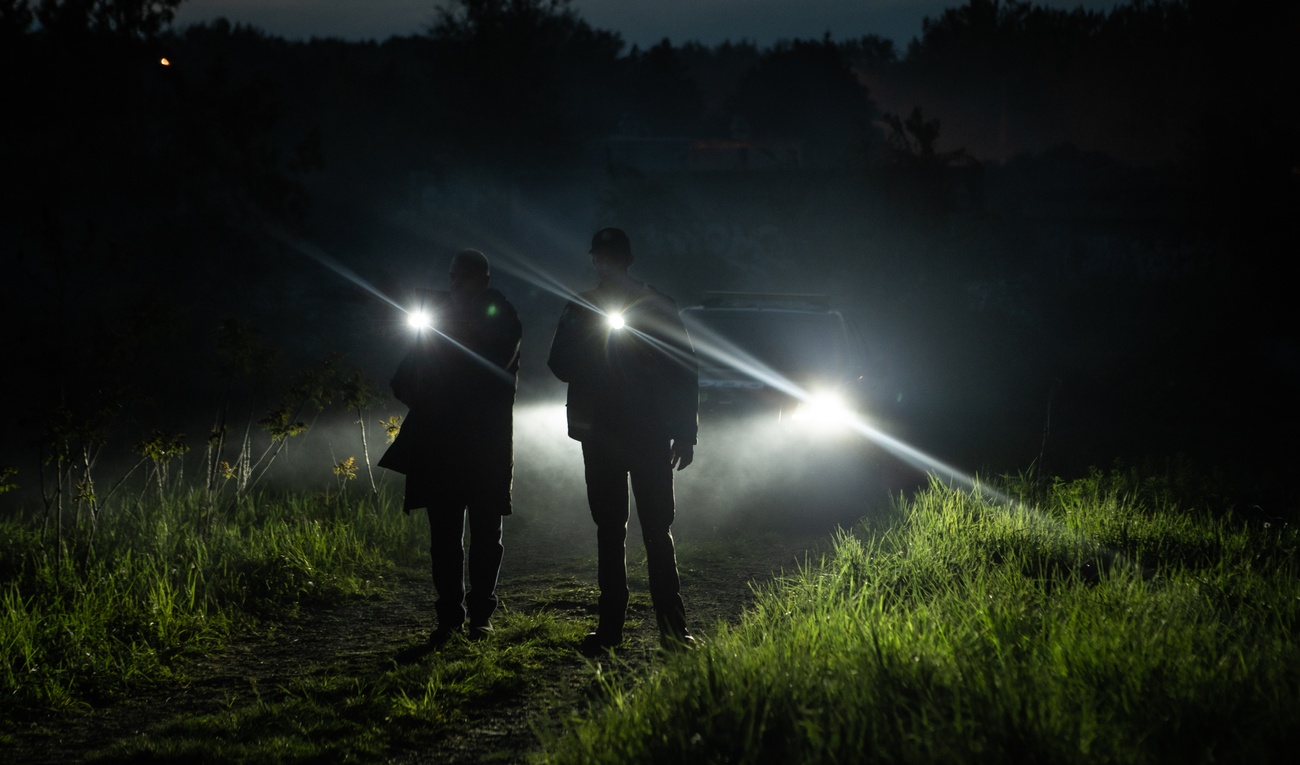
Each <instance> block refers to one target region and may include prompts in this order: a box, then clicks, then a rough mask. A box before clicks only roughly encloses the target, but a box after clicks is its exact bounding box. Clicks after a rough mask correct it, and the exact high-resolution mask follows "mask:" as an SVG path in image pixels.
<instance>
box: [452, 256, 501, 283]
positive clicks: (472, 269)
mask: <svg viewBox="0 0 1300 765" xmlns="http://www.w3.org/2000/svg"><path fill="white" fill-rule="evenodd" d="M450 271H451V272H452V273H453V274H459V275H462V276H466V277H479V276H488V275H490V274H491V273H492V270H491V268H490V267H489V266H488V259H487V256H486V255H484V254H483V253H481V252H479V251H478V250H461V251H460V252H458V253H456V257H454V258H452V259H451V269H450Z"/></svg>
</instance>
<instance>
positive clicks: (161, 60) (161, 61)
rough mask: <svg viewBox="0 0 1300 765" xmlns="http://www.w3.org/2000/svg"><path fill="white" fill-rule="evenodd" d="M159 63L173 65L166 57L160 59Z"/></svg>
mask: <svg viewBox="0 0 1300 765" xmlns="http://www.w3.org/2000/svg"><path fill="white" fill-rule="evenodd" d="M158 63H160V64H162V65H163V66H171V65H172V62H170V61H168V60H167V59H165V58H161V59H158Z"/></svg>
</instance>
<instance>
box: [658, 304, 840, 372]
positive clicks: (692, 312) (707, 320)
mask: <svg viewBox="0 0 1300 765" xmlns="http://www.w3.org/2000/svg"><path fill="white" fill-rule="evenodd" d="M682 318H683V320H684V321H685V323H686V328H687V330H688V331H689V332H690V333H691V335H692V337H693V338H698V345H700V346H703V347H705V348H706V347H707V346H708V345H711V344H712V342H711V341H712V339H713V338H718V339H720V340H722V341H725V342H728V343H731V344H734V345H735V346H738V347H739V348H740V349H741V350H742V351H744V352H745V353H748V354H749V355H751V356H753V357H754V358H756V359H758V360H759V361H761V362H763V363H764V364H766V365H767V366H769V367H771V368H772V369H773V370H774V371H776V372H778V373H780V374H782V375H784V376H786V377H789V378H792V379H802V378H808V377H811V376H839V375H842V374H844V373H845V372H846V371H847V366H848V342H847V336H846V332H845V327H844V318H843V317H842V316H840V315H839V314H838V313H829V312H828V313H820V312H807V311H784V310H762V311H754V310H735V309H708V310H705V309H687V310H686V311H684V312H683V313H682ZM700 350H703V348H701V349H700ZM700 364H701V366H702V367H703V369H704V370H705V371H710V370H713V371H721V370H726V369H736V368H740V367H741V365H740V364H733V363H728V360H727V359H725V358H716V357H714V356H713V355H712V354H709V353H708V352H707V351H705V352H701V353H700Z"/></svg>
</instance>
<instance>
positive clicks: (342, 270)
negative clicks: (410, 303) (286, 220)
mask: <svg viewBox="0 0 1300 765" xmlns="http://www.w3.org/2000/svg"><path fill="white" fill-rule="evenodd" d="M265 226H266V229H267V231H268V232H269V233H270V234H271V236H273V237H275V238H276V239H278V240H279V241H280V243H281V244H284V245H286V246H288V247H290V248H292V249H294V250H297V251H298V252H300V253H302V254H303V255H306V256H307V257H309V258H311V259H312V260H314V261H316V262H317V263H320V264H321V265H322V266H325V267H326V268H328V269H329V270H331V271H333V272H334V273H336V274H338V275H339V276H342V277H343V278H344V279H347V280H348V281H350V282H352V283H353V284H355V285H357V286H358V287H360V288H361V289H363V290H365V291H366V292H369V293H370V294H371V295H374V296H375V297H377V298H379V299H380V300H382V301H384V302H385V303H387V304H389V305H391V306H392V307H394V308H396V309H397V310H399V311H401V312H402V313H405V314H409V313H410V311H409V310H408V309H407V308H406V307H405V306H403V305H401V304H400V303H398V302H397V301H396V300H393V299H392V298H390V297H389V296H387V295H385V294H384V293H383V292H381V291H380V290H379V289H378V288H377V287H375V286H374V285H373V284H371V283H370V282H368V281H366V280H365V279H363V278H361V276H360V275H359V274H358V273H357V272H355V271H353V270H352V269H350V268H348V267H347V266H345V265H343V264H342V263H340V262H339V261H337V260H335V259H334V258H332V257H330V256H329V255H328V254H327V253H326V252H325V251H324V250H322V249H321V248H319V247H317V246H316V245H314V244H312V243H311V242H307V241H304V240H302V239H300V238H298V237H296V236H294V235H293V234H291V233H289V232H288V231H285V230H284V228H283V227H281V226H279V225H276V224H274V223H270V222H266V223H265Z"/></svg>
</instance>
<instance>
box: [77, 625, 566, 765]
mask: <svg viewBox="0 0 1300 765" xmlns="http://www.w3.org/2000/svg"><path fill="white" fill-rule="evenodd" d="M496 623H497V634H496V635H494V637H493V639H491V640H488V641H483V642H469V641H465V640H456V641H453V642H452V643H449V644H447V645H446V646H444V647H443V648H442V649H440V650H439V651H437V652H435V653H431V654H428V655H422V656H419V657H418V658H415V657H413V658H412V659H411V660H410V661H405V662H396V661H389V662H388V663H387V665H386V666H385V667H383V668H381V669H378V670H375V671H368V672H358V671H357V670H356V669H348V668H346V667H343V666H323V667H318V668H316V669H315V670H314V671H311V672H309V673H308V674H306V675H304V676H302V677H300V678H298V679H295V680H294V681H292V682H290V683H289V684H288V685H287V686H286V687H284V688H279V689H274V690H273V691H272V692H269V693H267V694H266V696H264V697H259V698H256V699H254V700H253V701H251V702H250V703H241V704H237V705H232V706H231V708H230V709H229V710H227V711H225V712H223V713H221V714H217V715H206V716H200V717H188V718H183V719H180V720H178V721H176V722H173V723H170V724H168V725H166V726H163V727H161V728H159V729H157V730H153V731H150V732H149V733H148V734H143V735H139V736H137V737H135V738H132V739H127V740H124V741H121V742H118V743H116V744H114V745H113V746H111V747H110V748H108V749H106V750H104V751H101V752H97V753H94V754H93V755H92V757H91V758H90V759H91V760H92V761H95V762H106V763H107V762H139V761H142V760H143V761H149V760H153V761H184V762H187V763H227V762H248V763H284V762H375V761H382V760H384V759H386V758H387V757H389V756H392V755H395V754H397V753H400V752H403V751H405V752H414V751H420V750H421V749H422V748H425V747H428V746H431V745H433V744H435V743H436V742H437V741H438V740H439V739H440V738H442V737H444V736H446V735H447V734H448V733H449V732H450V731H452V730H460V729H461V728H462V727H463V725H464V713H465V711H466V710H467V709H469V708H472V707H474V706H475V705H478V704H481V703H485V702H488V701H490V700H491V699H493V698H494V697H510V696H517V695H518V694H520V693H522V692H523V690H524V688H525V687H526V686H527V685H528V684H529V683H530V681H531V680H532V678H533V677H535V675H536V674H537V672H538V671H539V670H540V669H541V667H543V666H544V665H546V664H548V663H551V662H556V661H563V660H565V659H566V658H569V659H571V657H572V654H573V645H574V644H575V643H576V641H577V640H578V638H579V636H580V635H581V633H582V631H583V630H582V629H581V628H580V627H581V625H577V624H573V623H570V622H567V621H565V620H562V619H560V618H558V617H556V616H555V615H554V614H550V613H547V612H544V611H542V612H535V613H531V614H527V613H510V614H502V615H501V617H500V618H499V619H497V620H496Z"/></svg>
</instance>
